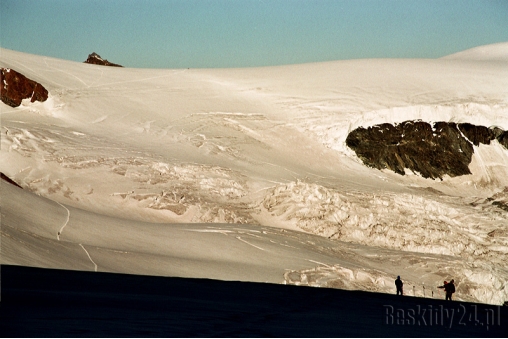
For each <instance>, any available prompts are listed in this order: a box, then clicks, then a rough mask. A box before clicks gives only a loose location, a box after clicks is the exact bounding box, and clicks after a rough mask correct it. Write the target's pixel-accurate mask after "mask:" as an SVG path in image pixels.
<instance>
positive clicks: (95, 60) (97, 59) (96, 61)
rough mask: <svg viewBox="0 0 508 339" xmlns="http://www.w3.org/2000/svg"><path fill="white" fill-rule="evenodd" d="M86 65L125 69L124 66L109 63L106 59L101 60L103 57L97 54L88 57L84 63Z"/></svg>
mask: <svg viewBox="0 0 508 339" xmlns="http://www.w3.org/2000/svg"><path fill="white" fill-rule="evenodd" d="M84 63H85V64H93V65H101V66H113V67H123V66H122V65H118V64H114V63H112V62H109V61H108V60H106V59H103V58H101V56H100V55H99V54H97V53H95V52H93V53H92V54H89V55H88V58H87V59H86V60H85V61H84Z"/></svg>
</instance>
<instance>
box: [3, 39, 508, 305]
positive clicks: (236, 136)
mask: <svg viewBox="0 0 508 339" xmlns="http://www.w3.org/2000/svg"><path fill="white" fill-rule="evenodd" d="M0 67H5V68H10V69H14V70H16V71H18V72H20V73H22V74H23V75H25V76H26V77H28V78H30V79H32V80H35V81H37V82H40V83H41V84H42V85H43V86H44V87H46V89H48V91H49V98H48V100H47V101H45V102H43V103H40V102H35V103H30V101H29V100H24V101H23V103H22V105H21V106H19V107H17V108H11V107H9V106H7V105H5V104H3V103H0V114H1V116H0V117H1V152H0V157H1V160H0V171H1V172H2V173H4V174H5V175H7V176H8V177H9V178H11V179H13V180H14V181H15V182H17V183H18V184H20V185H21V186H22V187H23V188H24V189H23V190H22V189H19V188H16V187H14V186H13V185H10V184H7V183H6V182H2V186H1V188H2V191H1V194H2V199H1V213H2V215H1V217H2V219H1V220H2V229H1V244H2V247H1V263H2V264H16V265H25V266H37V267H51V268H64V269H73V270H91V271H108V272H122V273H134V274H147V275H148V274H149V275H164V276H180V277H200V278H213V279H222V280H242V281H256V282H274V283H285V284H295V285H311V286H322V287H334V288H343V289H359V290H367V291H380V292H386V293H395V286H394V283H393V281H394V279H395V278H396V276H397V275H400V276H401V277H402V280H403V281H404V283H405V293H406V294H408V295H413V294H414V295H417V296H425V297H433V298H444V296H443V295H442V292H441V291H440V290H438V289H437V288H436V286H438V285H440V284H442V282H443V280H451V279H455V281H456V286H457V293H456V294H455V299H456V300H464V301H474V302H483V303H491V304H502V303H503V302H504V301H507V300H508V284H507V281H508V268H507V266H506V262H508V150H507V149H506V148H504V147H503V146H502V145H500V144H499V143H498V142H497V141H493V142H492V143H491V144H490V145H483V144H481V145H480V146H475V147H474V151H475V153H474V155H473V160H472V162H471V164H470V166H469V168H470V170H471V172H472V174H471V175H466V176H459V177H454V178H450V177H445V178H444V179H443V180H431V179H425V178H422V177H421V176H419V175H418V174H415V173H412V172H410V171H408V173H407V175H405V176H401V175H398V174H395V173H393V172H390V171H388V170H385V171H379V170H376V169H372V168H369V167H366V166H365V165H363V163H362V162H361V160H359V159H358V158H357V157H356V155H355V153H354V152H353V151H352V150H351V149H349V148H348V147H347V146H346V143H345V140H346V137H347V135H348V133H349V132H350V131H352V130H354V129H355V128H357V127H360V126H363V127H368V126H372V125H375V124H380V123H385V122H388V123H400V122H403V121H407V120H417V119H420V120H423V121H427V122H435V121H448V122H457V123H464V122H467V123H472V124H476V125H482V126H486V127H491V126H498V127H500V128H502V129H504V130H508V43H501V44H495V45H488V46H481V47H478V48H475V49H472V50H468V51H464V52H461V53H456V54H454V55H451V56H448V57H445V58H441V59H432V60H431V59H412V60H409V59H400V60H394V59H366V60H348V61H335V62H325V63H314V64H302V65H288V66H277V67H263V68H244V69H174V70H172V69H130V68H116V67H105V66H97V65H89V64H82V63H76V62H70V61H65V60H58V59H53V58H48V57H43V56H36V55H29V54H25V53H20V52H15V51H11V50H6V49H1V50H0Z"/></svg>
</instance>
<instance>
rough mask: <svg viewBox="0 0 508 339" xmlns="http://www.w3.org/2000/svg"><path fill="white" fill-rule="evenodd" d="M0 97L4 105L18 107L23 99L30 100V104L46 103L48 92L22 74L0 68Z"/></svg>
mask: <svg viewBox="0 0 508 339" xmlns="http://www.w3.org/2000/svg"><path fill="white" fill-rule="evenodd" d="M0 97H1V100H2V102H3V103H5V104H6V105H9V106H11V107H18V106H19V105H21V101H22V100H23V99H30V102H35V101H36V100H38V101H41V102H42V101H46V99H48V90H47V89H45V88H44V86H42V85H41V84H40V83H38V82H36V81H34V80H31V79H28V78H27V77H25V76H24V75H23V74H21V73H18V72H16V71H15V70H13V69H10V68H3V67H2V68H0Z"/></svg>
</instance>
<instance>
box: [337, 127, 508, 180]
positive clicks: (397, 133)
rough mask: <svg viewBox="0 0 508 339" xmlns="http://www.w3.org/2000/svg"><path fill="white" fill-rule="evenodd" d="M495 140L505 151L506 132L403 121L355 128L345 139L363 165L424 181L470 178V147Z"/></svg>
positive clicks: (497, 129)
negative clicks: (408, 172) (411, 174)
mask: <svg viewBox="0 0 508 339" xmlns="http://www.w3.org/2000/svg"><path fill="white" fill-rule="evenodd" d="M494 139H497V140H498V141H499V143H500V144H502V145H503V146H504V147H505V148H508V132H505V131H503V130H502V129H500V128H498V127H493V128H487V127H484V126H476V125H472V124H469V123H462V124H456V123H452V122H442V121H441V122H435V123H433V124H432V125H431V124H430V123H427V122H423V121H405V122H403V123H400V124H395V125H392V124H388V123H385V124H380V125H375V126H372V127H368V128H364V127H358V128H357V129H355V130H354V131H352V132H351V133H349V135H348V136H347V138H346V144H347V146H349V147H350V148H351V149H353V150H354V151H355V152H356V154H357V155H358V157H359V158H360V159H362V161H363V162H364V164H365V165H367V166H370V167H374V168H377V169H385V168H387V169H390V170H392V171H394V172H396V173H398V174H401V175H404V174H405V169H409V170H411V171H413V172H415V173H420V174H421V175H422V176H423V177H424V178H431V179H436V178H440V179H441V178H442V177H443V176H445V175H449V176H451V177H455V176H459V175H465V174H471V171H470V170H469V167H468V166H469V164H470V163H471V159H472V155H473V153H474V148H473V145H475V146H478V145H479V144H486V145H489V144H490V142H491V141H492V140H494Z"/></svg>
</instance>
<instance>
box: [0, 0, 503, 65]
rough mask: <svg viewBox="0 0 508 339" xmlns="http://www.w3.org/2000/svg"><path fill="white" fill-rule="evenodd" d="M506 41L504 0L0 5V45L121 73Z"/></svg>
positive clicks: (141, 0) (11, 1) (17, 0)
mask: <svg viewBox="0 0 508 339" xmlns="http://www.w3.org/2000/svg"><path fill="white" fill-rule="evenodd" d="M503 41H508V1H507V0H439V1H438V0H397V1H396V0H0V45H1V47H3V48H8V49H13V50H17V51H22V52H28V53H33V54H39V55H45V56H52V57H57V58H62V59H69V60H74V61H84V60H86V58H87V56H88V54H90V53H92V52H96V53H98V54H100V55H101V56H102V57H103V58H106V59H108V60H109V61H111V62H115V63H119V64H122V65H124V66H127V67H150V68H186V67H191V68H196V67H248V66H264V65H280V64H294V63H304V62H315V61H328V60H339V59H358V58H436V57H441V56H444V55H447V54H451V53H455V52H459V51H461V50H465V49H468V48H472V47H476V46H480V45H486V44H491V43H496V42H503Z"/></svg>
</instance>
